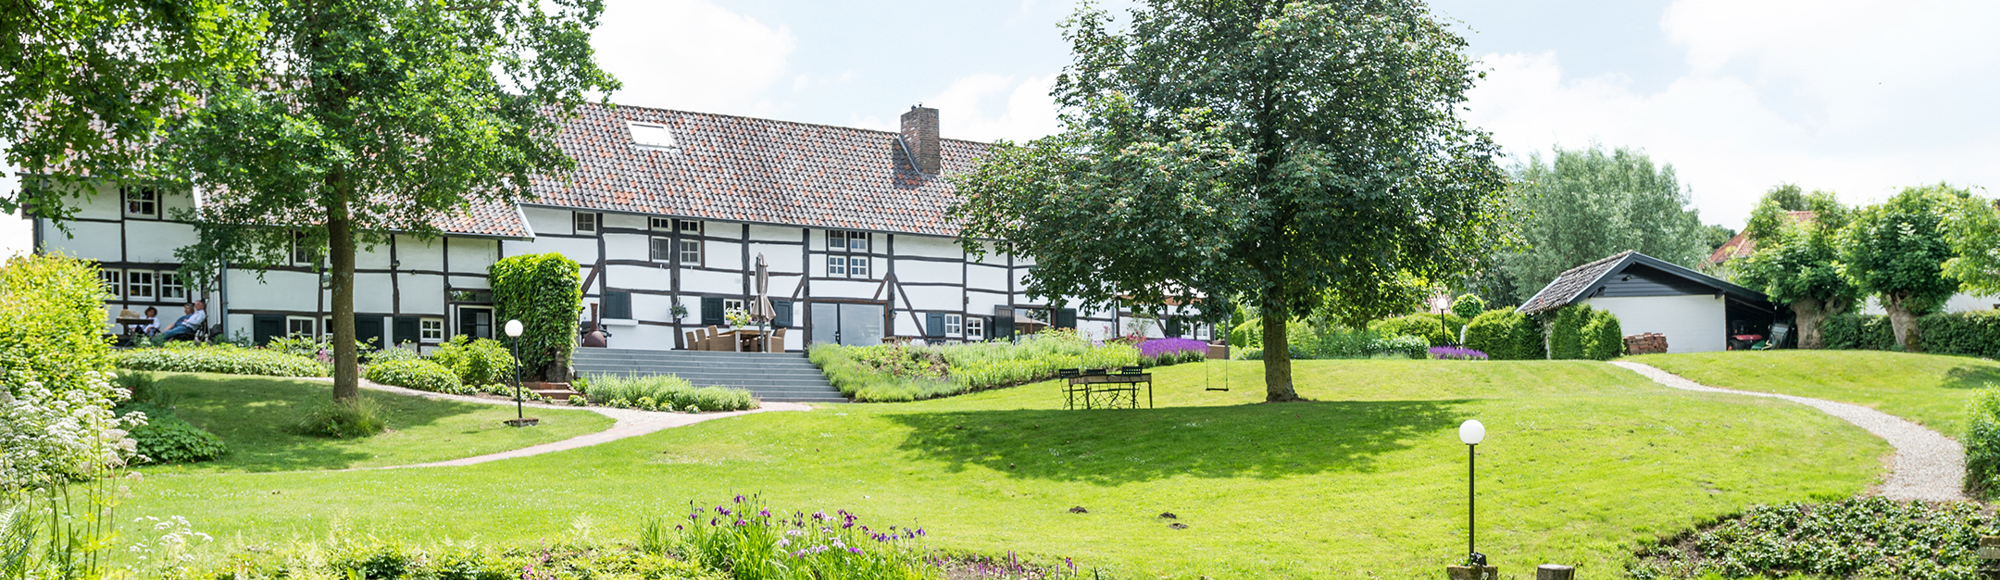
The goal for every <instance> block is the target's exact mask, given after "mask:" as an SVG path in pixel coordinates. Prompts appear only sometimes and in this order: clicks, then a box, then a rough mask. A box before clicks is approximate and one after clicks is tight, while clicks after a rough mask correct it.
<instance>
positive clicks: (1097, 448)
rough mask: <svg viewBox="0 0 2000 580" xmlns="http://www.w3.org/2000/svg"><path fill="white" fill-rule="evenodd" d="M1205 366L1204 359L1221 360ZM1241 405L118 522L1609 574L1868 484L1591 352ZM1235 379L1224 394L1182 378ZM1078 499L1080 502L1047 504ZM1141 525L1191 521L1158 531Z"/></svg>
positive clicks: (1391, 377)
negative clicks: (1678, 537) (816, 514)
mask: <svg viewBox="0 0 2000 580" xmlns="http://www.w3.org/2000/svg"><path fill="white" fill-rule="evenodd" d="M1225 365H1226V366H1225ZM1295 370H1296V373H1297V374H1296V377H1297V383H1298V385H1299V390H1300V392H1301V394H1303V395H1305V396H1307V397H1310V398H1313V399H1316V400H1317V401H1318V402H1311V403H1297V404H1275V405H1274V404H1262V403H1259V401H1261V400H1262V398H1263V389H1262V384H1261V368H1260V366H1259V363H1250V362H1240V361H1239V362H1227V363H1224V362H1210V363H1204V364H1196V365H1181V366H1175V367H1169V368H1165V369H1160V370H1159V373H1158V379H1159V385H1158V389H1157V392H1156V393H1155V398H1156V400H1157V401H1158V403H1159V405H1160V408H1157V409H1140V410H1094V411H1084V410H1077V411H1068V410H1063V409H1062V408H1061V406H1062V403H1061V394H1060V393H1059V392H1058V390H1057V388H1056V386H1055V385H1054V384H1053V383H1043V384H1037V385H1029V386H1025V387H1019V388H1014V389H1006V390H1000V391H990V392H984V393H979V394H974V395H968V396H963V397H956V398H951V399H943V400H936V401H929V402H920V403H907V404H882V405H831V406H823V407H820V408H817V409H816V410H814V411H811V412H806V413H799V412H775V413H763V414H757V415H749V416H745V417H738V418H732V419H724V420H717V421H711V422H707V423H701V424H698V425H693V426H689V427H683V428H677V429H670V430H666V431H662V432H659V433H655V434H652V435H648V436H645V437H638V438H632V439H626V440H622V441H617V442H612V443H607V444H603V445H598V446H594V447H589V448H584V449H578V450H573V451H567V452H562V453H554V454H547V455H541V456H536V457H529V458H522V459H516V460H508V461H501V462H494V463H487V464H482V465H476V466H469V467H460V468H435V469H421V470H392V471H365V472H343V473H287V474H205V475H185V476H170V477H149V478H147V479H146V480H145V481H144V482H143V483H140V484H138V485H135V486H133V491H134V493H135V494H136V496H135V497H134V498H133V499H132V500H131V501H130V502H129V503H128V504H127V505H126V506H125V507H124V508H122V509H123V510H124V511H123V512H122V513H121V515H128V514H129V515H131V516H145V515H155V516H164V515H174V514H179V515H185V516H188V517H189V519H190V521H192V522H193V523H194V525H195V526H196V527H197V529H199V530H201V531H204V532H208V533H212V534H216V536H217V537H221V538H229V537H240V538H241V542H243V543H257V542H262V541H269V540H273V539H277V540H283V539H287V538H294V537H300V536H305V535H312V534H319V533H322V532H324V531H325V530H328V529H345V530H351V531H359V532H365V533H368V534H373V535H375V536H378V537H400V538H407V539H412V540H417V541H426V540H444V539H453V540H464V539H476V540H479V541H483V542H488V543H503V544H505V543H511V544H526V545H538V544H541V543H545V542H552V541H560V540H561V539H563V538H568V537H571V536H573V535H575V534H581V533H588V534H589V535H590V536H591V537H593V538H596V539H599V540H610V541H620V540H624V541H630V539H632V538H634V537H635V534H636V532H637V530H638V528H639V527H640V526H641V525H642V524H643V523H644V521H645V518H646V517H647V516H649V515H651V514H668V515H678V514H684V513H686V512H685V510H686V509H687V506H688V504H689V502H691V501H692V502H696V503H701V504H706V505H713V504H714V503H716V502H727V501H728V498H729V497H730V496H732V495H734V494H737V493H761V494H763V495H764V496H765V497H766V498H767V500H768V501H769V502H770V504H771V505H772V506H774V508H780V509H797V510H804V511H807V512H810V511H813V510H826V511H827V512H828V513H832V512H833V510H835V509H848V510H852V511H855V512H857V513H859V514H861V515H862V516H863V517H864V519H865V520H866V521H868V522H871V523H873V524H875V525H878V526H881V525H888V524H899V525H907V524H914V525H921V526H923V527H925V528H926V529H927V530H928V532H929V538H930V545H931V546H933V547H937V548H942V549H946V550H954V551H971V552H979V553H987V554H1004V553H1006V552H1009V551H1016V552H1021V553H1024V554H1027V555H1031V556H1033V557H1038V558H1043V559H1045V561H1056V562H1060V561H1061V559H1062V558H1065V557H1069V558H1074V559H1075V561H1076V562H1077V563H1078V565H1079V566H1082V567H1085V568H1091V567H1097V568H1103V569H1107V570H1110V571H1112V572H1114V573H1115V574H1116V576H1115V577H1126V578H1156V577H1157V578H1198V577H1203V576H1206V577H1211V578H1252V577H1255V578H1367V577H1371V575H1372V576H1373V577H1381V578H1434V577H1437V576H1438V575H1439V574H1440V573H1441V572H1442V570H1440V567H1442V566H1444V565H1446V564H1448V563H1452V562H1455V561H1457V560H1459V559H1461V558H1462V557H1463V555H1464V552H1465V532H1466V528H1465V525H1466V524H1465V508H1466V506H1465V492H1466V481H1465V467H1466V466H1465V460H1466V448H1465V446H1464V445H1463V444H1461V443H1459V442H1458V438H1457V428H1458V425H1459V423H1460V422H1462V421H1464V420H1466V419H1471V418H1477V419H1480V420H1481V421H1483V422H1484V423H1485V424H1486V425H1487V429H1488V433H1489V435H1488V438H1487V442H1486V443H1485V444H1484V445H1481V446H1480V447H1479V452H1480V460H1479V474H1480V479H1479V492H1480V496H1479V497H1480V499H1479V509H1480V513H1479V526H1480V529H1479V538H1480V544H1479V548H1480V550H1481V551H1483V552H1485V553H1487V554H1490V555H1491V556H1492V558H1493V561H1494V562H1496V563H1498V564H1499V565H1500V566H1503V567H1505V568H1507V569H1511V570H1514V571H1515V572H1514V573H1516V574H1518V573H1522V571H1525V570H1531V569H1532V567H1533V566H1534V565H1536V564H1540V563H1545V562H1558V563H1568V564H1573V565H1577V566H1579V568H1580V569H1581V570H1582V571H1584V574H1586V575H1587V576H1589V577H1613V576H1618V575H1621V574H1622V572H1623V569H1622V565H1623V563H1624V562H1625V561H1627V559H1628V554H1629V552H1630V550H1631V548H1632V547H1633V546H1635V545H1636V544H1637V543H1639V542H1641V541H1644V540H1647V539H1650V538H1655V537H1658V536H1660V535H1664V534H1671V533H1674V532H1676V531H1679V530H1681V529H1684V528H1686V527H1688V526H1691V525H1693V524H1695V523H1697V522H1700V521H1702V520H1704V519H1705V518H1710V517H1714V516H1717V515H1721V514H1727V513H1732V512H1735V511H1738V510H1740V509H1742V508H1744V507H1746V506H1749V505H1751V504H1757V503H1770V502H1784V501H1805V500H1810V499H1814V498H1828V497H1844V496H1849V495H1852V494H1854V493H1857V492H1859V491H1861V490H1862V489H1864V488H1866V487H1868V486H1870V485H1873V484H1875V483H1877V482H1878V480H1879V478H1880V473H1881V464H1880V461H1881V458H1882V457H1883V456H1884V455H1885V454H1887V453H1888V452H1889V448H1888V447H1887V445H1885V444H1883V443H1882V442H1881V441H1880V440H1878V439H1875V438H1873V437H1871V436H1869V435H1868V434H1867V433H1865V432H1863V431H1862V430H1860V429H1858V428H1855V427H1853V426H1851V425H1848V424H1846V423H1843V422H1840V421H1839V420H1836V419H1832V418H1830V417H1827V416H1824V415H1822V414H1820V413H1818V412H1817V411H1814V410H1812V409H1809V408H1806V407H1803V406H1799V405H1793V404H1789V403H1784V402H1779V401H1769V400H1763V399H1756V398H1749V397H1737V396H1725V395H1713V394H1703V393H1689V392H1682V391H1674V390H1670V389H1665V388H1661V387H1658V386H1655V385H1654V384H1652V383H1651V382H1649V381H1646V380H1645V379H1643V378H1641V377H1639V376H1638V375H1636V374H1633V373H1631V372H1628V371H1625V370H1623V369H1619V368H1616V367H1613V366H1610V365H1607V364H1603V363H1597V362H1500V361H1494V362H1454V361H1305V362H1300V363H1298V364H1297V366H1296V367H1295ZM1225 373H1226V374H1227V375H1228V378H1230V379H1231V380H1230V381H1228V382H1229V386H1230V387H1231V388H1232V390H1230V391H1228V392H1209V391H1205V390H1203V389H1204V387H1205V386H1206V385H1209V384H1213V385H1215V386H1221V385H1222V384H1223V382H1224V381H1223V378H1224V377H1223V375H1224V374H1225ZM1072 507H1083V508H1085V509H1086V510H1088V512H1089V513H1082V514H1078V513H1071V512H1070V508H1072ZM1162 512H1171V513H1173V514H1176V515H1177V516H1178V519H1177V520H1172V521H1173V522H1179V523H1184V524H1187V526H1188V527H1187V529H1183V530H1175V529H1170V528H1169V527H1168V524H1169V523H1170V521H1169V520H1164V519H1162V518H1160V517H1159V516H1160V514H1161V513H1162Z"/></svg>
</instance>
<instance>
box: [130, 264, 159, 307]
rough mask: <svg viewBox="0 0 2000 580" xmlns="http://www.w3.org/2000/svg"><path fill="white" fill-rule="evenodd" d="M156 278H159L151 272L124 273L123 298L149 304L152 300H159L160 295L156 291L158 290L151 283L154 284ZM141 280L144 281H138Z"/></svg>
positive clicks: (135, 271) (133, 271)
mask: <svg viewBox="0 0 2000 580" xmlns="http://www.w3.org/2000/svg"><path fill="white" fill-rule="evenodd" d="M158 278H159V276H158V275H156V274H154V273H153V271H152V270H127V271H125V297H126V298H129V299H132V300H142V299H143V300H145V301H148V302H151V301H153V300H154V299H156V298H159V296H160V293H159V291H158V290H159V289H158V288H157V287H155V286H153V283H154V282H156V281H157V280H158ZM141 279H144V280H145V281H144V282H140V281H139V280H141Z"/></svg>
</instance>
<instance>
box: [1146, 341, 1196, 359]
mask: <svg viewBox="0 0 2000 580" xmlns="http://www.w3.org/2000/svg"><path fill="white" fill-rule="evenodd" d="M1183 352H1203V353H1205V352H1208V343H1206V342H1202V341H1199V340H1195V339H1192V338H1155V339H1153V340H1148V341H1146V342H1142V343H1139V354H1140V355H1143V356H1149V357H1153V358H1159V357H1160V356H1162V355H1168V354H1176V353H1183Z"/></svg>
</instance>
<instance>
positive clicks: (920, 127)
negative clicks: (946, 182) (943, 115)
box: [903, 105, 944, 175]
mask: <svg viewBox="0 0 2000 580" xmlns="http://www.w3.org/2000/svg"><path fill="white" fill-rule="evenodd" d="M903 146H904V147H906V148H907V149H906V151H908V152H909V154H910V155H911V156H912V157H914V159H912V162H913V163H915V164H916V166H917V170H918V171H922V172H924V173H927V174H930V175H937V174H938V173H939V172H941V171H943V170H944V144H943V143H939V142H938V110H937V109H932V108H928V107H924V106H922V105H918V106H915V107H910V112H908V113H903Z"/></svg>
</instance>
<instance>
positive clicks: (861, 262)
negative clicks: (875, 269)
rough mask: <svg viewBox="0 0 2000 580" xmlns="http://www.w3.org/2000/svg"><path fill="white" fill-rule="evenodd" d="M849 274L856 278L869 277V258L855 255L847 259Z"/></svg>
mask: <svg viewBox="0 0 2000 580" xmlns="http://www.w3.org/2000/svg"><path fill="white" fill-rule="evenodd" d="M847 275H848V276H851V277H855V278H867V277H868V258H867V257H864V256H855V257H852V258H848V259H847Z"/></svg>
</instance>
